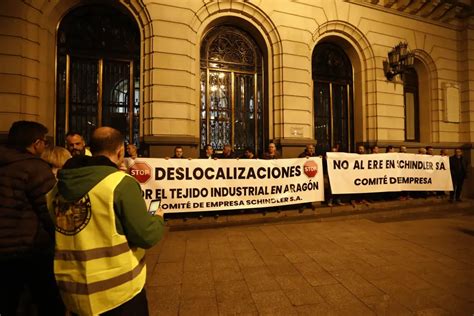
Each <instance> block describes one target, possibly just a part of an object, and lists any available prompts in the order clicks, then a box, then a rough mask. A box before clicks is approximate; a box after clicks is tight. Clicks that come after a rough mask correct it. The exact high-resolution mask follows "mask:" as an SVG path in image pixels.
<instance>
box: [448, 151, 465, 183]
mask: <svg viewBox="0 0 474 316" xmlns="http://www.w3.org/2000/svg"><path fill="white" fill-rule="evenodd" d="M449 167H450V169H451V177H452V178H453V179H461V178H462V179H464V178H465V177H466V175H467V160H466V158H464V157H463V156H461V157H460V158H457V157H456V155H453V156H451V157H449Z"/></svg>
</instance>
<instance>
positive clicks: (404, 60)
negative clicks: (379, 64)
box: [383, 42, 415, 80]
mask: <svg viewBox="0 0 474 316" xmlns="http://www.w3.org/2000/svg"><path fill="white" fill-rule="evenodd" d="M414 61H415V55H414V54H413V53H411V52H410V51H408V44H407V43H406V42H405V43H401V42H400V44H398V45H397V46H395V47H394V48H392V50H391V51H390V52H388V61H387V60H384V61H383V70H384V72H385V77H387V79H388V80H393V78H394V77H395V76H396V75H398V74H403V73H404V72H405V70H406V69H407V68H411V67H413V63H414Z"/></svg>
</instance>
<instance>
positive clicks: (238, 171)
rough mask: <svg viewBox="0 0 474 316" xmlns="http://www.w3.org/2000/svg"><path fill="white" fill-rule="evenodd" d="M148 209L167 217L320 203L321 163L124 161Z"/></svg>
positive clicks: (308, 160)
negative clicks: (157, 205)
mask: <svg viewBox="0 0 474 316" xmlns="http://www.w3.org/2000/svg"><path fill="white" fill-rule="evenodd" d="M127 163H128V164H130V166H129V168H128V173H129V174H130V175H132V176H133V177H135V179H137V181H138V182H139V183H140V185H141V187H142V191H143V195H144V198H145V200H146V202H147V205H148V204H149V203H150V202H151V201H152V200H161V208H162V209H163V210H164V211H165V212H166V213H180V212H196V211H199V212H201V211H213V210H214V211H215V210H232V209H245V208H259V207H269V206H280V205H289V204H299V203H306V202H312V201H322V200H324V188H323V185H324V184H323V183H324V181H323V165H322V160H321V158H316V157H314V158H297V159H278V160H258V159H249V160H247V159H217V160H212V159H193V160H188V159H157V158H137V159H135V160H128V161H127Z"/></svg>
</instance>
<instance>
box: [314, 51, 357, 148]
mask: <svg viewBox="0 0 474 316" xmlns="http://www.w3.org/2000/svg"><path fill="white" fill-rule="evenodd" d="M312 78H313V89H314V90H313V97H314V137H315V138H316V140H317V142H318V145H317V147H318V151H320V152H325V151H328V150H330V149H331V146H338V147H339V151H344V152H351V151H352V150H353V148H354V123H353V122H354V113H353V81H352V65H351V62H350V60H349V58H348V57H347V55H346V53H345V52H344V51H343V50H342V49H341V48H340V47H339V46H338V45H336V44H333V43H326V42H324V43H320V44H318V45H316V47H315V49H314V51H313V56H312Z"/></svg>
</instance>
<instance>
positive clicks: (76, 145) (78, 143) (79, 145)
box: [66, 132, 92, 156]
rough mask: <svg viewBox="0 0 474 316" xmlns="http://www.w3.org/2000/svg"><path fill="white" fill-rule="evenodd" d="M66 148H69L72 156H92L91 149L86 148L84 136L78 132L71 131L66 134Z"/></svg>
mask: <svg viewBox="0 0 474 316" xmlns="http://www.w3.org/2000/svg"><path fill="white" fill-rule="evenodd" d="M66 149H67V150H69V152H70V153H71V155H72V156H80V155H86V156H92V154H91V153H90V151H89V150H88V149H87V148H86V142H85V141H84V137H82V135H81V134H79V133H78V132H69V133H67V134H66Z"/></svg>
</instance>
